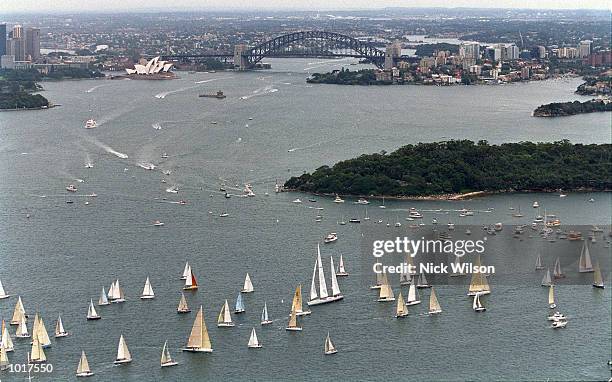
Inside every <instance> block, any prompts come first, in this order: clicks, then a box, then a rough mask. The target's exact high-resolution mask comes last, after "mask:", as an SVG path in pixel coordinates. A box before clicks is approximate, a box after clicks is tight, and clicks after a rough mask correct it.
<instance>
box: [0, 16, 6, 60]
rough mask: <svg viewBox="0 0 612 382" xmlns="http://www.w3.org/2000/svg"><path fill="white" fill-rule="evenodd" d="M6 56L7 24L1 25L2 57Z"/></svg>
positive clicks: (0, 54) (0, 47)
mask: <svg viewBox="0 0 612 382" xmlns="http://www.w3.org/2000/svg"><path fill="white" fill-rule="evenodd" d="M5 54H6V24H0V57H1V56H4V55H5Z"/></svg>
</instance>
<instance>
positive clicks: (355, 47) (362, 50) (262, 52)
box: [235, 30, 385, 69]
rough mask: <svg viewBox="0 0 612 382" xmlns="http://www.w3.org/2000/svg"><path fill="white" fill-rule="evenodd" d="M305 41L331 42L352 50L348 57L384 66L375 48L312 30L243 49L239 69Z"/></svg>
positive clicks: (383, 55) (340, 36) (360, 42)
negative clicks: (363, 59) (365, 59)
mask: <svg viewBox="0 0 612 382" xmlns="http://www.w3.org/2000/svg"><path fill="white" fill-rule="evenodd" d="M306 40H326V41H331V42H334V43H335V44H337V46H338V47H341V48H344V49H350V50H352V51H353V52H354V53H353V54H350V55H349V56H351V57H359V58H367V59H368V60H370V61H371V62H372V63H373V64H374V65H376V66H378V67H379V68H382V67H383V66H384V62H385V53H384V52H383V51H381V50H379V49H377V48H376V47H374V46H372V45H370V44H368V43H365V42H363V41H360V40H357V39H356V38H353V37H350V36H347V35H343V34H340V33H335V32H326V31H317V30H312V31H299V32H292V33H288V34H285V35H282V36H278V37H276V38H273V39H272V40H269V41H266V42H263V43H261V44H259V45H257V46H255V47H252V48H247V49H245V50H244V51H242V52H241V56H242V58H243V60H241V63H240V66H241V69H246V68H243V67H242V66H243V64H247V65H248V66H252V65H255V64H256V63H257V62H259V61H261V60H262V59H263V58H264V57H273V56H275V55H280V54H281V52H282V50H283V49H284V48H285V47H287V46H290V45H291V44H294V43H296V42H302V41H306ZM235 64H237V63H235Z"/></svg>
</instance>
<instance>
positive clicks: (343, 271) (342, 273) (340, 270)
mask: <svg viewBox="0 0 612 382" xmlns="http://www.w3.org/2000/svg"><path fill="white" fill-rule="evenodd" d="M348 275H349V273H348V272H347V271H346V269H345V268H344V258H343V257H342V254H340V263H339V264H338V271H337V272H336V276H338V277H346V276H348Z"/></svg>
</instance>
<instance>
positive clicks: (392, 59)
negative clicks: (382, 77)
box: [385, 41, 402, 70]
mask: <svg viewBox="0 0 612 382" xmlns="http://www.w3.org/2000/svg"><path fill="white" fill-rule="evenodd" d="M401 56H402V44H401V43H399V42H397V41H396V42H394V43H393V44H391V45H387V47H386V49H385V70H391V69H393V67H394V66H395V63H396V61H397V60H398V59H399V58H400V57H401Z"/></svg>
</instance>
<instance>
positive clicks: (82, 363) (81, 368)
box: [76, 351, 94, 377]
mask: <svg viewBox="0 0 612 382" xmlns="http://www.w3.org/2000/svg"><path fill="white" fill-rule="evenodd" d="M92 375H94V373H93V372H92V371H91V369H90V368H89V362H88V361H87V356H86V355H85V351H81V358H80V359H79V365H78V366H77V370H76V376H77V377H91V376H92Z"/></svg>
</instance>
